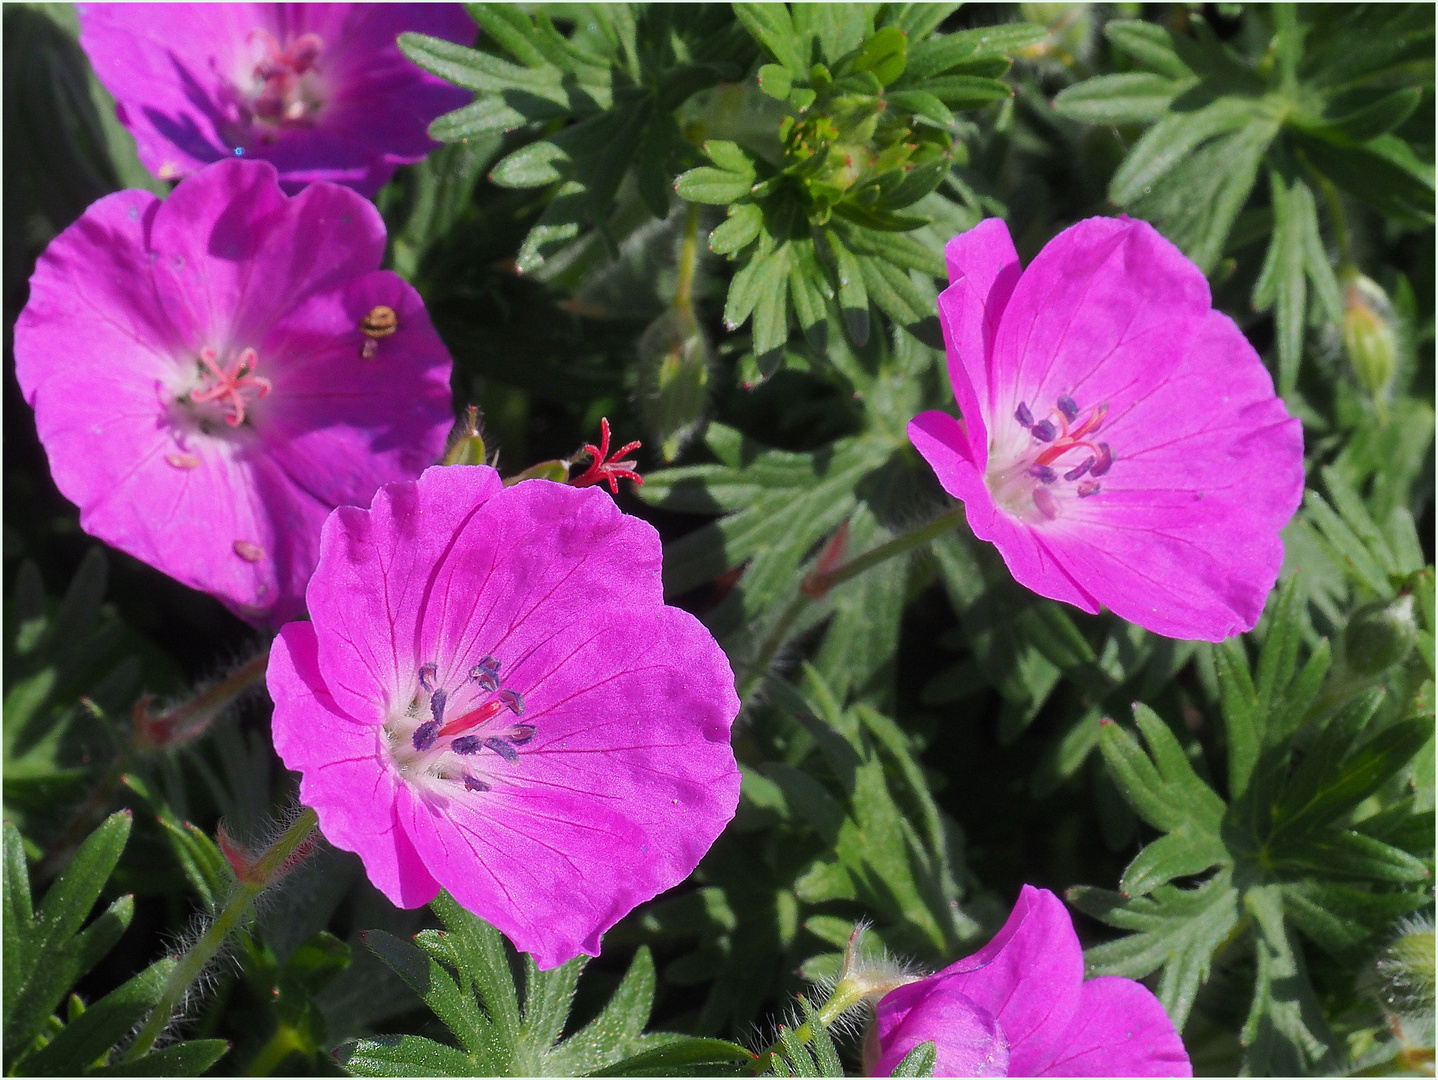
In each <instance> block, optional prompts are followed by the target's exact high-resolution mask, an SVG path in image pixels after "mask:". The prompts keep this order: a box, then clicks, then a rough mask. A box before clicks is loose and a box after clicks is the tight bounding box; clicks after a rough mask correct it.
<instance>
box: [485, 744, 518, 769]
mask: <svg viewBox="0 0 1438 1080" xmlns="http://www.w3.org/2000/svg"><path fill="white" fill-rule="evenodd" d="M484 745H485V746H487V747H489V748H490V749H491V750H493V751H494V752H495V753H496V754H498V755H499V756H500V757H502V758H504V760H505V761H507V762H509V763H510V764H511V765H514V764H515V763H517V762H518V761H519V751H517V750H515V748H514V747H512V746H510V745H509V743H507V742H505V741H504V740H503V739H494V738H491V739H485V740H484Z"/></svg>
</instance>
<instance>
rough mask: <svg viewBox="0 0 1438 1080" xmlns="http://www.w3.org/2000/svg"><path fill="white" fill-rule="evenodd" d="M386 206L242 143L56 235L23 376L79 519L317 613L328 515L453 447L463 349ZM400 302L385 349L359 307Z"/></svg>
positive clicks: (246, 599)
mask: <svg viewBox="0 0 1438 1080" xmlns="http://www.w3.org/2000/svg"><path fill="white" fill-rule="evenodd" d="M384 247H385V230H384V223H383V221H382V220H381V219H380V216H379V213H378V212H377V211H376V210H375V208H374V206H373V204H371V203H369V202H367V201H365V200H364V199H362V198H360V196H358V195H356V194H355V193H354V192H352V191H349V190H348V189H346V188H342V187H337V186H335V185H333V184H316V185H313V186H312V187H309V188H307V189H305V191H304V192H302V193H301V194H300V195H298V196H295V197H294V198H287V197H286V196H285V194H284V193H283V192H282V191H281V190H280V188H279V184H278V182H277V178H276V175H275V169H274V166H272V165H270V164H268V163H267V162H258V161H256V162H244V161H229V162H223V163H221V164H218V165H213V166H211V167H209V168H207V169H205V170H203V171H202V172H200V173H199V174H198V175H196V176H194V177H192V178H190V179H189V180H186V181H184V182H183V183H181V184H180V185H179V186H178V187H177V188H176V189H175V191H174V192H173V193H172V194H171V195H170V197H169V199H167V200H166V201H164V202H161V201H160V200H159V199H157V198H155V196H154V195H152V194H150V193H149V192H146V191H121V192H117V193H116V194H114V195H108V196H106V197H105V198H103V199H101V200H100V201H98V202H96V203H95V204H94V205H93V206H91V207H90V208H89V209H87V210H86V211H85V213H84V214H83V215H82V216H81V217H80V220H78V221H77V222H75V223H74V224H73V225H71V226H70V227H69V228H68V229H66V230H65V231H64V232H63V233H61V234H60V235H59V236H58V237H56V238H55V240H54V241H53V242H51V244H50V246H49V247H48V248H47V249H46V251H45V253H44V254H43V255H41V256H40V260H39V262H38V263H37V265H36V267H35V274H34V276H33V277H32V278H31V279H30V300H29V303H28V304H26V306H25V310H24V311H22V312H21V314H20V318H19V320H18V321H17V322H16V324H15V373H16V375H17V376H18V377H19V380H20V388H21V390H23V391H24V394H25V399H26V400H27V401H28V402H29V403H30V404H31V405H32V406H33V407H34V409H35V423H36V426H37V427H38V429H39V433H40V440H41V442H43V443H44V445H45V450H46V452H47V453H48V454H49V457H50V469H51V472H52V473H53V474H54V477H55V484H56V486H57V487H59V489H60V491H61V492H62V493H63V494H64V495H65V496H66V497H67V498H68V499H70V500H71V501H72V502H74V503H76V504H77V505H78V506H79V507H80V524H81V527H82V528H84V529H85V531H86V532H88V533H90V534H92V535H94V536H97V537H99V538H100V539H101V540H104V541H105V542H106V543H109V544H111V545H113V546H115V547H117V548H119V549H120V550H121V551H125V552H128V553H129V554H131V555H133V556H135V557H136V558H137V559H141V560H143V561H144V562H147V563H149V564H150V565H151V566H154V567H156V568H157V569H159V570H162V571H164V572H165V573H167V574H169V575H170V576H171V577H174V578H176V579H178V580H179V581H181V582H184V583H185V584H186V585H189V586H191V587H192V588H196V589H200V590H202V591H204V592H208V593H212V594H213V595H215V596H216V597H218V598H219V599H220V600H222V601H223V602H224V603H225V604H226V605H227V606H229V607H230V608H231V609H232V610H233V611H235V612H236V613H238V614H239V615H241V616H242V617H244V618H246V619H248V620H250V621H251V622H255V623H265V622H276V623H277V622H281V621H283V620H285V619H290V618H294V617H295V616H296V615H298V614H299V613H300V612H302V611H303V610H304V590H305V583H306V582H307V581H308V580H309V576H310V573H311V571H313V570H314V567H315V561H316V560H317V558H318V557H319V538H320V526H321V525H322V524H323V523H324V519H325V517H326V516H327V515H328V514H329V512H330V510H332V509H333V508H334V507H336V506H340V505H343V504H345V503H366V502H368V501H369V500H370V498H371V497H372V496H373V495H374V492H375V489H376V488H378V487H379V486H380V485H381V484H383V483H386V482H388V481H391V480H399V479H403V478H407V477H414V476H417V475H419V473H420V471H421V470H423V469H424V467H425V466H426V465H428V464H430V463H431V462H433V461H434V460H435V458H436V457H437V456H438V455H439V454H440V453H441V452H442V451H443V449H444V440H445V434H446V432H447V431H448V429H449V426H450V423H451V421H452V419H453V417H452V414H451V412H450V393H449V374H450V359H449V353H448V352H447V351H446V350H445V347H444V344H443V343H442V342H441V341H440V340H439V337H438V335H437V334H435V332H434V328H433V327H432V326H431V325H430V322H429V317H428V316H427V315H426V314H425V310H424V303H423V302H422V301H421V300H420V298H419V294H418V293H416V292H415V291H414V289H413V288H411V287H410V286H409V285H408V284H407V283H405V282H404V281H403V280H401V279H400V278H399V277H398V276H397V275H395V274H393V273H390V272H389V271H383V270H380V269H379V265H380V260H381V259H382V258H383V256H384ZM379 306H383V307H387V308H390V309H392V310H393V312H395V313H396V317H397V320H398V329H397V331H396V332H395V333H394V334H393V335H392V336H390V337H388V338H386V339H385V341H384V342H383V344H382V345H381V346H380V348H379V349H378V351H377V355H376V356H375V357H374V358H373V359H371V360H364V359H361V351H362V349H363V346H364V343H365V342H366V341H367V340H368V339H367V338H366V337H365V335H364V333H363V332H362V331H361V330H360V323H361V321H362V320H363V319H364V318H365V317H366V315H367V314H368V313H369V312H371V311H372V310H373V309H374V308H376V307H379Z"/></svg>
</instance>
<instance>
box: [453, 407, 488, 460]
mask: <svg viewBox="0 0 1438 1080" xmlns="http://www.w3.org/2000/svg"><path fill="white" fill-rule="evenodd" d="M442 462H443V464H445V465H483V464H485V460H484V435H483V433H482V429H481V424H480V420H479V409H478V407H476V406H474V405H471V406H469V407H468V408H467V409H466V410H465V413H464V416H463V417H462V418H461V419H460V421H459V422H458V423H457V424H455V425H454V430H453V431H452V432H450V436H449V445H448V446H446V447H445V451H444V458H443V459H442Z"/></svg>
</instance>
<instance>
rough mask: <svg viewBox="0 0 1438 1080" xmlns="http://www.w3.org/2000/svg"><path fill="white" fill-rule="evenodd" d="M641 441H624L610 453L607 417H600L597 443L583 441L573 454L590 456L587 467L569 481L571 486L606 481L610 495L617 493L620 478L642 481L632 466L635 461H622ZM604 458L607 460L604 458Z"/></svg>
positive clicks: (638, 446)
mask: <svg viewBox="0 0 1438 1080" xmlns="http://www.w3.org/2000/svg"><path fill="white" fill-rule="evenodd" d="M642 445H643V443H641V442H639V441H638V440H637V439H636V440H635V441H634V442H631V443H625V444H624V445H623V446H621V447H620V448H619V449H618V450H616V451H614V453H613V454H612V455H611V454H610V453H609V418H608V417H602V418H601V419H600V421H599V445H598V446H595V445H594V444H592V443H585V444H584V448H583V449H582V450H580V451H579V453H578V454H575V455H574V456H575V457H576V458H580V457H583V456H585V455H586V454H587V455H588V456H589V458H590V462H589V467H588V468H587V469H585V470H584V472H583V473H581V474H580V475H579V476H576V477H574V478H573V479H572V480H570V481H569V483H570V485H571V486H572V487H590V486H591V485H593V484H601V483H607V484H608V485H609V493H610V494H611V495H618V494H619V481H620V480H633V481H634V482H635V483H636V484H642V483H644V478H643V477H641V476H640V475H639V474H638V473H637V472H635V471H634V468H635V466H636V465H638V464H639V463H638V462H637V461H623V460H620V459H622V458H623V457H624V456H625V455H626V454H629V453H632V452H633V451H635V450H638V449H639V448H640V446H642ZM606 458H607V459H608V460H606Z"/></svg>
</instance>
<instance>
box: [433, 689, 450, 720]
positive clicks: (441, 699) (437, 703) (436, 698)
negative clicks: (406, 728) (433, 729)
mask: <svg viewBox="0 0 1438 1080" xmlns="http://www.w3.org/2000/svg"><path fill="white" fill-rule="evenodd" d="M448 700H449V695H448V694H446V693H445V692H444V691H443V690H436V691H435V692H434V693H433V694H431V695H430V699H429V715H430V716H432V717H434V722H435V723H436V724H437V723H439V722H440V721H441V720H443V719H444V703H445V702H446V701H448Z"/></svg>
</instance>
